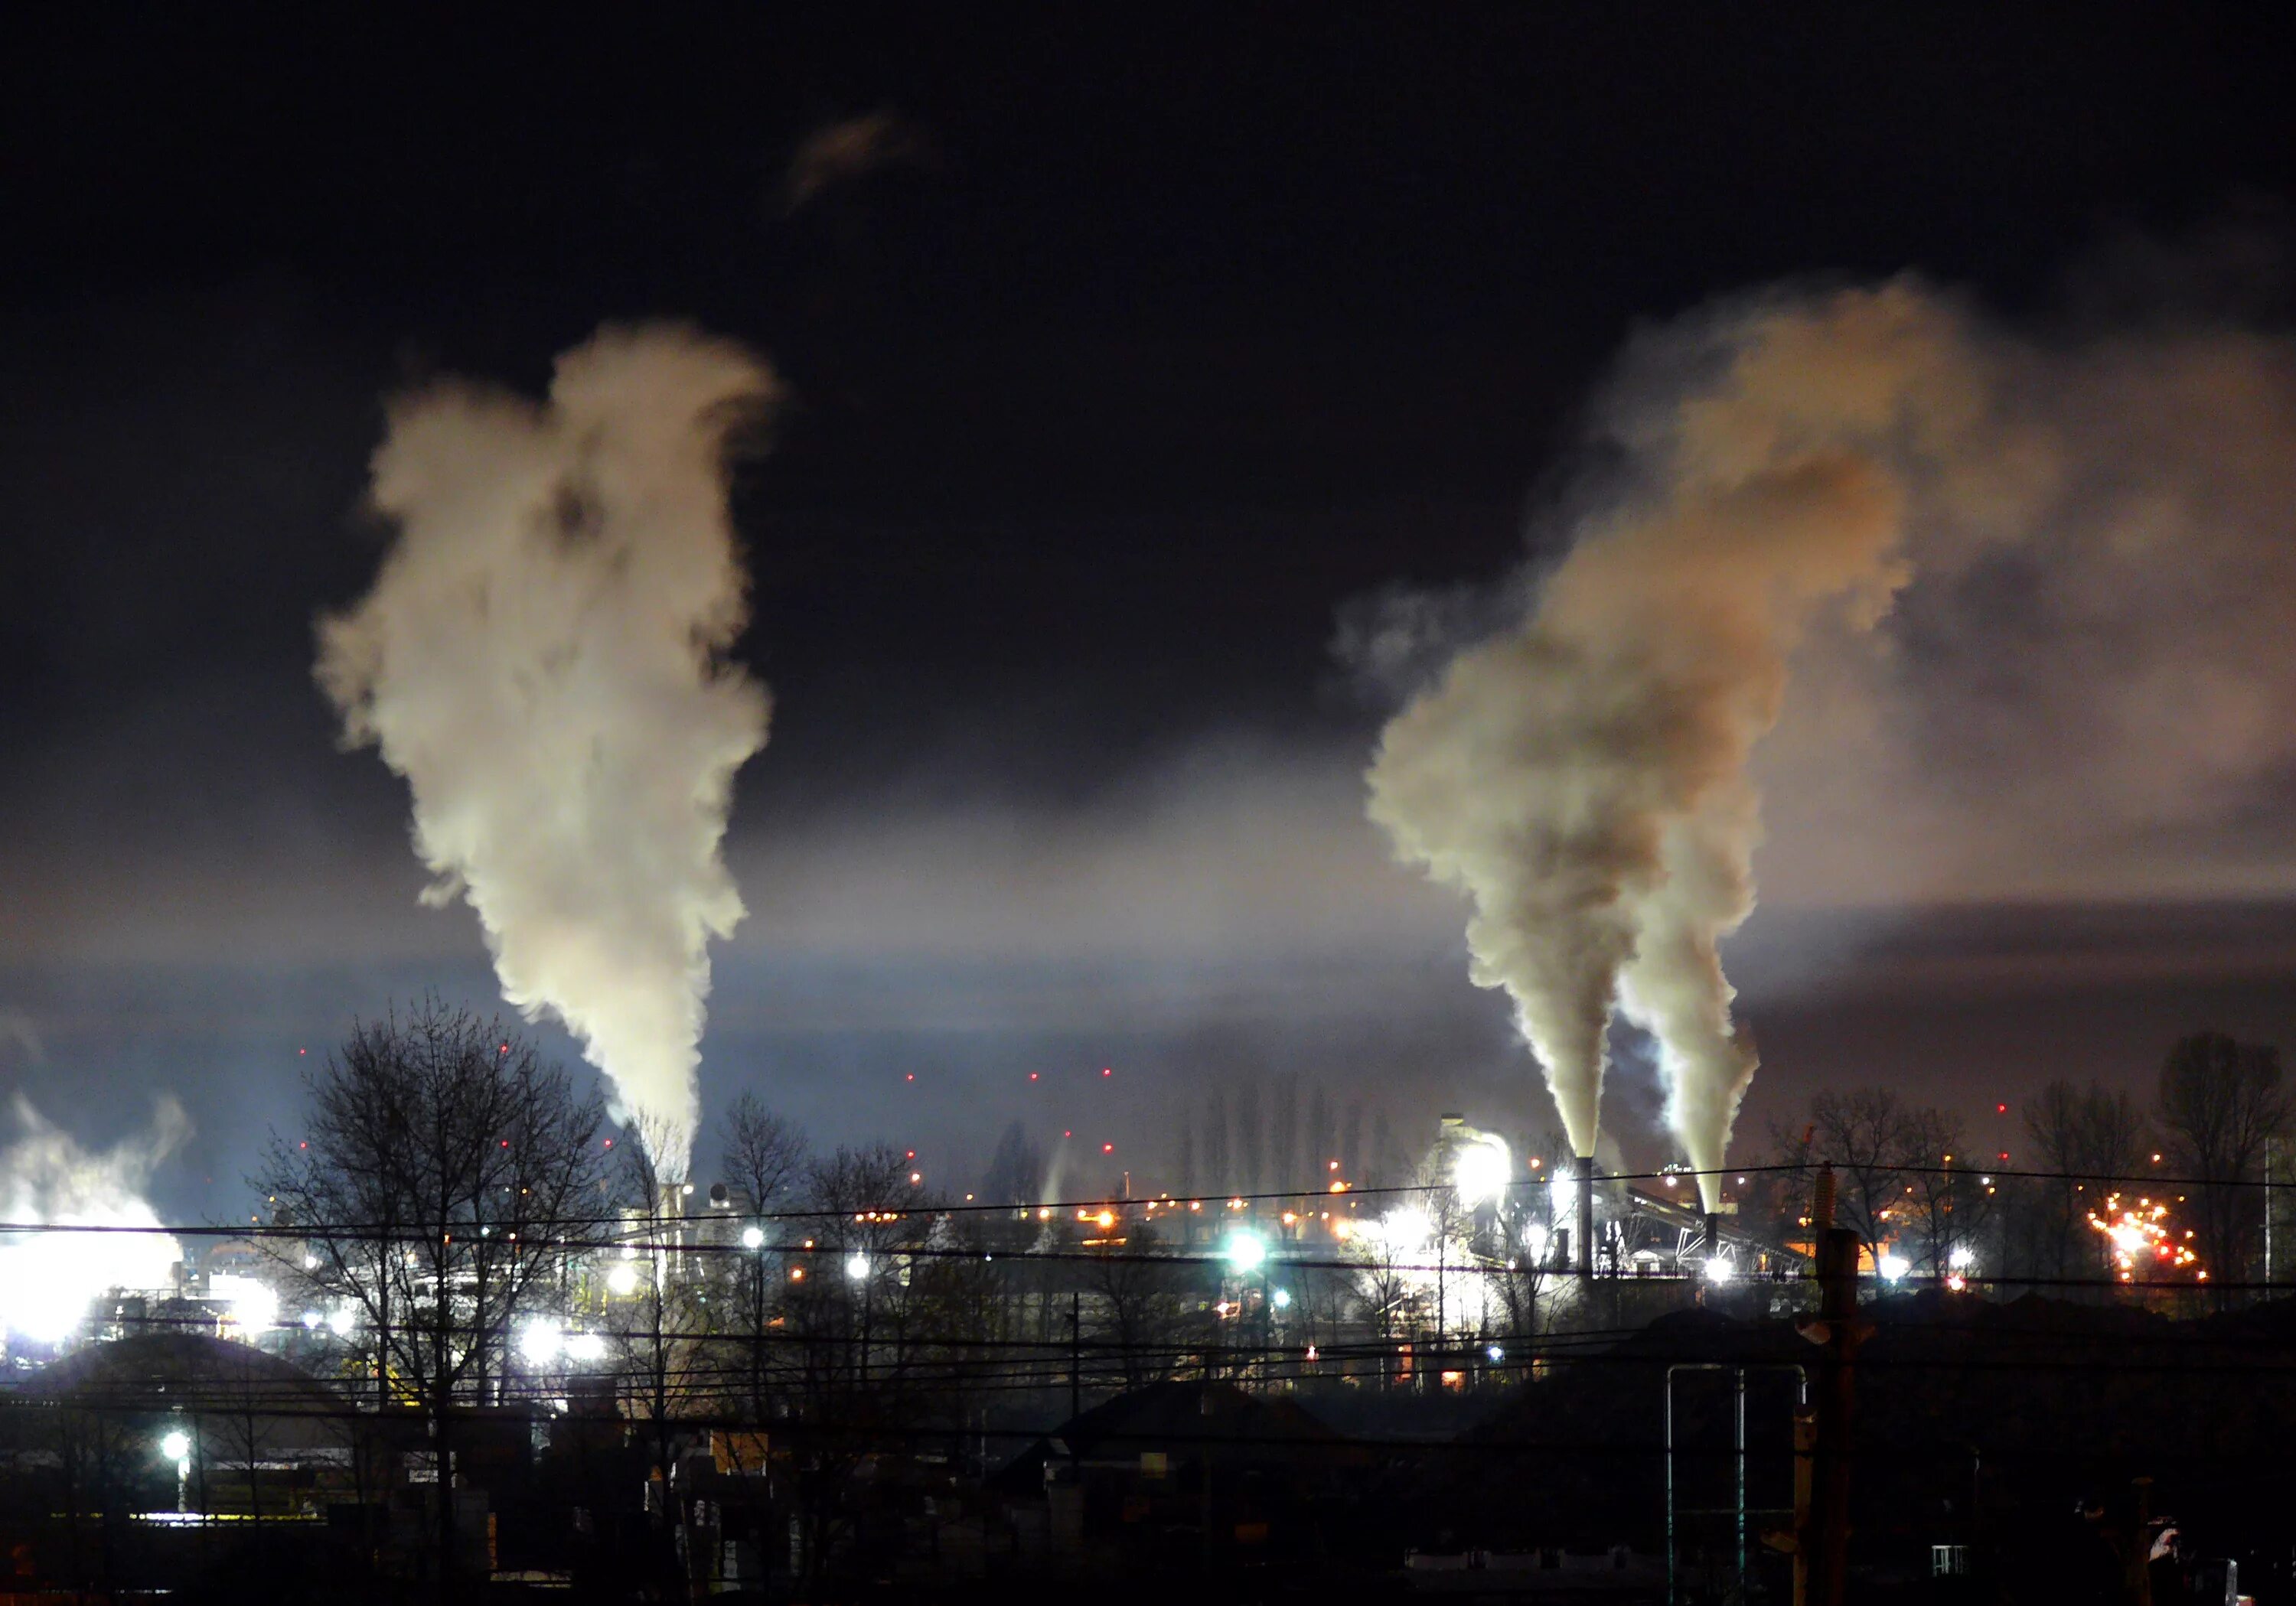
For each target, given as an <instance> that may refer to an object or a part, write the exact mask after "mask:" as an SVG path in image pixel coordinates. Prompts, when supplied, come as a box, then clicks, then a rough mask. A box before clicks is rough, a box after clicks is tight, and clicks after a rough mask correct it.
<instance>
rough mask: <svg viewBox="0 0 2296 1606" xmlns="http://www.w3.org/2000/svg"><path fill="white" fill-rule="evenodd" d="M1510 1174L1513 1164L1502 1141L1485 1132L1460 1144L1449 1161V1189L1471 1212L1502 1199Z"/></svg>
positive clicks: (1512, 1171) (1511, 1174)
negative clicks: (1455, 1191) (1456, 1194)
mask: <svg viewBox="0 0 2296 1606" xmlns="http://www.w3.org/2000/svg"><path fill="white" fill-rule="evenodd" d="M1513 1175H1514V1164H1513V1160H1512V1159H1510V1158H1509V1156H1508V1154H1507V1146H1506V1143H1505V1141H1504V1140H1503V1139H1500V1138H1497V1137H1494V1136H1492V1135H1490V1134H1489V1133H1488V1132H1486V1133H1483V1134H1481V1135H1478V1136H1477V1137H1476V1139H1475V1140H1474V1142H1472V1143H1463V1144H1461V1145H1460V1147H1459V1151H1458V1153H1457V1154H1456V1156H1454V1157H1453V1159H1452V1161H1451V1186H1452V1187H1453V1188H1455V1189H1456V1190H1457V1192H1458V1195H1459V1202H1460V1204H1462V1205H1463V1206H1464V1207H1465V1208H1466V1209H1470V1210H1472V1209H1476V1208H1477V1207H1478V1206H1480V1205H1484V1204H1488V1203H1492V1202H1495V1201H1497V1200H1501V1199H1504V1198H1505V1197H1506V1186H1507V1183H1508V1181H1509V1179H1510V1178H1512V1177H1513Z"/></svg>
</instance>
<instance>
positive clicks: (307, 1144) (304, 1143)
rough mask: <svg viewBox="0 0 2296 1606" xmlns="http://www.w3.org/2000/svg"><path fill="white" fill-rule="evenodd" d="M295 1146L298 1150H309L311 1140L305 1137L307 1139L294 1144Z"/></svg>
mask: <svg viewBox="0 0 2296 1606" xmlns="http://www.w3.org/2000/svg"><path fill="white" fill-rule="evenodd" d="M295 1146H296V1147H297V1148H298V1149H307V1148H309V1147H310V1146H311V1140H310V1139H309V1138H305V1139H304V1140H303V1141H302V1142H301V1143H298V1144H296V1145H295Z"/></svg>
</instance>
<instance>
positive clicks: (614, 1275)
mask: <svg viewBox="0 0 2296 1606" xmlns="http://www.w3.org/2000/svg"><path fill="white" fill-rule="evenodd" d="M606 1291H607V1292H608V1293H610V1294H612V1295H614V1296H615V1297H617V1298H618V1299H628V1298H629V1297H630V1296H631V1295H632V1294H634V1293H635V1292H637V1291H638V1267H637V1262H636V1261H635V1260H622V1261H618V1262H616V1263H615V1266H614V1269H613V1270H612V1271H610V1272H608V1273H607V1274H606Z"/></svg>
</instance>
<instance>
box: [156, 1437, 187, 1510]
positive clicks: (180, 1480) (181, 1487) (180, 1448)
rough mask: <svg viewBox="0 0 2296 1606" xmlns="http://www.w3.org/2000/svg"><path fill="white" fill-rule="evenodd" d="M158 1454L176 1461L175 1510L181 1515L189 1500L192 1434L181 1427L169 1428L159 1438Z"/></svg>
mask: <svg viewBox="0 0 2296 1606" xmlns="http://www.w3.org/2000/svg"><path fill="white" fill-rule="evenodd" d="M160 1454H162V1455H164V1456H166V1457H167V1458H168V1460H169V1461H172V1462H174V1463H176V1513H177V1514H178V1515H181V1514H182V1513H183V1512H184V1511H186V1510H188V1509H189V1505H190V1501H191V1483H192V1436H191V1435H190V1434H188V1433H186V1432H184V1430H182V1429H181V1428H176V1429H174V1430H170V1431H169V1432H168V1433H167V1434H165V1435H164V1436H163V1437H162V1438H160Z"/></svg>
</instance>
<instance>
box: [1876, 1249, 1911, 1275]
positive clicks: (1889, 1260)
mask: <svg viewBox="0 0 2296 1606" xmlns="http://www.w3.org/2000/svg"><path fill="white" fill-rule="evenodd" d="M1878 1264H1879V1266H1881V1268H1882V1278H1883V1280H1884V1281H1886V1282H1898V1280H1899V1279H1901V1278H1902V1277H1904V1276H1905V1274H1907V1272H1909V1271H1911V1270H1913V1269H1914V1263H1913V1262H1912V1261H1910V1260H1908V1259H1907V1258H1905V1257H1904V1256H1903V1255H1900V1254H1898V1253H1896V1252H1895V1251H1891V1252H1890V1253H1887V1254H1884V1255H1883V1256H1882V1258H1881V1260H1880V1261H1879V1262H1878Z"/></svg>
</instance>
